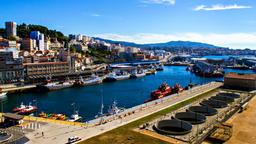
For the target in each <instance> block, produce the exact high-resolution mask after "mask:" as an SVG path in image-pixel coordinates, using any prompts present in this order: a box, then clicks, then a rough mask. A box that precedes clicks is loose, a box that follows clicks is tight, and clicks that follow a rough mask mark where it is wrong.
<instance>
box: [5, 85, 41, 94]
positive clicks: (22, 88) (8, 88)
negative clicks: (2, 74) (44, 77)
mask: <svg viewBox="0 0 256 144" xmlns="http://www.w3.org/2000/svg"><path fill="white" fill-rule="evenodd" d="M33 88H36V85H24V86H17V85H8V86H1V88H0V89H1V92H7V93H15V92H22V91H27V90H30V89H33Z"/></svg>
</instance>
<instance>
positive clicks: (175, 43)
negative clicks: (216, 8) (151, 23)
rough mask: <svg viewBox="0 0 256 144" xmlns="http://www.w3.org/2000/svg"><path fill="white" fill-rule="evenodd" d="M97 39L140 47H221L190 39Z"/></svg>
mask: <svg viewBox="0 0 256 144" xmlns="http://www.w3.org/2000/svg"><path fill="white" fill-rule="evenodd" d="M95 39H97V40H101V41H105V42H107V43H111V44H121V45H122V46H132V47H140V48H177V47H180V48H222V47H219V46H215V45H212V44H206V43H200V42H191V41H170V42H166V43H152V44H137V43H133V42H125V41H113V40H107V39H102V38H95Z"/></svg>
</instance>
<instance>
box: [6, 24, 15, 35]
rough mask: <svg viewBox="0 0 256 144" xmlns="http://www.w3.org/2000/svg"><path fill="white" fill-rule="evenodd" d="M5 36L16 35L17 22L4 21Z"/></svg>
mask: <svg viewBox="0 0 256 144" xmlns="http://www.w3.org/2000/svg"><path fill="white" fill-rule="evenodd" d="M5 30H6V36H7V37H10V36H17V23H15V22H5Z"/></svg>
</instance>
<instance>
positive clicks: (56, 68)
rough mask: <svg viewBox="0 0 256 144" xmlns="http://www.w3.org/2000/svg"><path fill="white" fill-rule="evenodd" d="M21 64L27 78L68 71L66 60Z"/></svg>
mask: <svg viewBox="0 0 256 144" xmlns="http://www.w3.org/2000/svg"><path fill="white" fill-rule="evenodd" d="M23 65H24V69H25V75H26V76H27V77H28V78H33V77H40V76H42V77H46V76H50V75H51V76H54V75H57V74H66V73H69V63H68V62H42V63H24V64H23Z"/></svg>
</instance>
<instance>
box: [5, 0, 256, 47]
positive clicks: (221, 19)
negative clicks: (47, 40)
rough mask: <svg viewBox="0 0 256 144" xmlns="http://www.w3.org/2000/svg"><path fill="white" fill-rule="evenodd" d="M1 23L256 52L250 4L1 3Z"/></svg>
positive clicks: (136, 0)
mask: <svg viewBox="0 0 256 144" xmlns="http://www.w3.org/2000/svg"><path fill="white" fill-rule="evenodd" d="M0 3H1V5H0V27H4V22H5V21H16V22H17V23H19V24H20V23H23V22H24V23H29V24H41V25H45V26H48V27H49V28H52V29H57V30H60V31H62V32H64V33H65V34H70V33H73V34H85V35H89V36H100V37H103V38H108V39H113V40H126V41H131V42H137V43H155V42H166V41H171V40H190V41H199V42H207V43H211V44H215V45H220V46H227V47H231V48H246V47H249V48H252V49H256V1H254V0H0Z"/></svg>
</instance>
